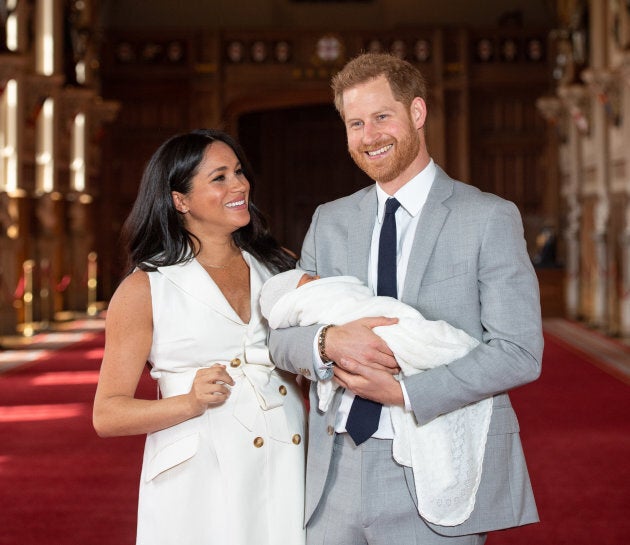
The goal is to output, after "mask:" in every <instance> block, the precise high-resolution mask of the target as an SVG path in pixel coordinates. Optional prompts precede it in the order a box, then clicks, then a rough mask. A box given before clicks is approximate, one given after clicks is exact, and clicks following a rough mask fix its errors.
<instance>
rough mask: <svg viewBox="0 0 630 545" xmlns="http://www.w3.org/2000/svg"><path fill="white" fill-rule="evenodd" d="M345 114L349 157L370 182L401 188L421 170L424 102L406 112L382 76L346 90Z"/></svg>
mask: <svg viewBox="0 0 630 545" xmlns="http://www.w3.org/2000/svg"><path fill="white" fill-rule="evenodd" d="M418 109H419V110H421V111H420V113H421V115H420V117H421V119H419V117H418V115H417V114H418ZM343 112H344V119H345V124H346V134H347V137H348V150H349V152H350V155H351V156H352V158H353V159H354V162H355V163H356V164H357V165H358V166H359V168H361V170H363V171H364V172H365V173H366V174H367V175H368V176H370V178H372V179H373V180H376V181H378V182H380V183H381V184H386V183H388V182H400V185H402V184H404V183H405V182H407V181H409V180H410V179H411V178H412V177H413V176H415V175H416V174H417V173H418V172H419V171H420V170H421V168H416V166H417V165H415V163H417V162H418V161H419V152H420V147H421V137H420V129H421V127H422V126H423V125H424V116H425V114H426V110H425V106H424V101H423V100H422V99H420V98H416V99H414V101H413V103H412V105H411V108H409V109H408V108H406V107H405V106H404V105H403V104H402V103H401V102H398V101H397V100H396V99H395V98H394V95H393V93H392V90H391V88H390V86H389V82H388V81H387V79H386V78H385V76H380V77H378V78H376V79H373V80H370V81H368V82H367V83H362V84H360V85H357V86H356V87H352V88H350V89H347V90H346V91H345V92H344V93H343ZM413 117H415V119H414V118H413ZM395 185H398V184H395Z"/></svg>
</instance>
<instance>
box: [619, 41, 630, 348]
mask: <svg viewBox="0 0 630 545" xmlns="http://www.w3.org/2000/svg"><path fill="white" fill-rule="evenodd" d="M617 71H618V75H619V80H620V81H619V83H620V90H619V92H620V103H621V104H620V110H621V112H623V117H622V119H623V125H622V136H621V138H622V142H623V143H622V146H623V149H625V150H628V149H630V50H626V51H625V52H624V53H623V60H622V62H621V64H620V66H619V68H618V70H617ZM624 174H625V175H624V178H625V183H624V189H625V214H624V219H625V221H624V227H623V231H622V233H621V234H620V237H619V239H620V241H619V242H620V244H621V259H622V262H621V267H622V276H621V282H622V285H621V296H620V301H619V305H620V309H619V314H620V316H619V321H620V334H621V335H622V336H623V337H630V158H628V157H627V154H626V160H625V165H624Z"/></svg>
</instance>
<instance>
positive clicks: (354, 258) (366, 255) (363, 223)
mask: <svg viewBox="0 0 630 545" xmlns="http://www.w3.org/2000/svg"><path fill="white" fill-rule="evenodd" d="M376 206H377V200H376V188H375V187H372V188H371V189H370V191H368V192H367V193H366V194H365V196H364V197H363V198H362V199H361V200H360V201H359V203H358V206H357V211H356V215H353V216H352V217H350V218H349V219H348V274H350V275H352V276H356V277H357V278H359V279H361V280H362V281H363V282H366V283H367V272H368V263H369V259H370V247H371V245H372V231H373V230H374V222H375V221H376Z"/></svg>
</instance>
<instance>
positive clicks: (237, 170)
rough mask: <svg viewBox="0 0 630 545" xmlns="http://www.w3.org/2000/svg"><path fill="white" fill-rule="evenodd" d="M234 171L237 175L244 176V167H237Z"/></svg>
mask: <svg viewBox="0 0 630 545" xmlns="http://www.w3.org/2000/svg"><path fill="white" fill-rule="evenodd" d="M234 173H235V174H236V175H237V176H242V175H243V169H242V168H237V169H236V170H235V171H234Z"/></svg>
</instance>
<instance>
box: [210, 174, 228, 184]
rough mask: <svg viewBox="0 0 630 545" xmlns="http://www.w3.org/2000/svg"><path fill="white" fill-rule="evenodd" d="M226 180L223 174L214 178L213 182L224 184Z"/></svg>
mask: <svg viewBox="0 0 630 545" xmlns="http://www.w3.org/2000/svg"><path fill="white" fill-rule="evenodd" d="M224 180H225V176H224V175H223V174H221V175H220V176H217V177H216V178H212V181H213V182H223V181H224Z"/></svg>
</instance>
